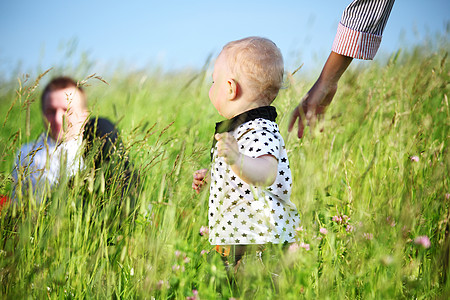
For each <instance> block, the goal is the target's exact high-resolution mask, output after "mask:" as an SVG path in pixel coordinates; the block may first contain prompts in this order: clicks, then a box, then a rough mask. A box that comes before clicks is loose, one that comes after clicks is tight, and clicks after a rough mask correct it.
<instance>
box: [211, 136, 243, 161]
mask: <svg viewBox="0 0 450 300" xmlns="http://www.w3.org/2000/svg"><path fill="white" fill-rule="evenodd" d="M214 137H215V139H216V140H217V155H218V156H220V157H223V159H224V160H225V162H226V163H227V164H229V165H234V164H235V163H236V162H237V161H238V159H239V157H240V156H241V153H240V152H239V147H238V144H237V141H236V139H235V138H234V137H233V136H232V135H231V134H230V133H228V132H225V133H216V135H215V136H214Z"/></svg>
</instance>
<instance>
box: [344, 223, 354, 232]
mask: <svg viewBox="0 0 450 300" xmlns="http://www.w3.org/2000/svg"><path fill="white" fill-rule="evenodd" d="M354 230H355V228H354V227H353V226H352V225H350V224H348V225H347V227H345V231H347V232H353V231H354Z"/></svg>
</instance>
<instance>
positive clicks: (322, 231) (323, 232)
mask: <svg viewBox="0 0 450 300" xmlns="http://www.w3.org/2000/svg"><path fill="white" fill-rule="evenodd" d="M319 232H320V233H321V234H323V235H326V234H327V233H328V230H327V229H326V228H324V227H322V228H320V230H319Z"/></svg>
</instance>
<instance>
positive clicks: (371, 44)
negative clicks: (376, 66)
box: [331, 23, 381, 59]
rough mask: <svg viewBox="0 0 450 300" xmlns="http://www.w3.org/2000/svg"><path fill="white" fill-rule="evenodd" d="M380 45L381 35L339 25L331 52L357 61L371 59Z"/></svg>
mask: <svg viewBox="0 0 450 300" xmlns="http://www.w3.org/2000/svg"><path fill="white" fill-rule="evenodd" d="M380 43H381V35H376V34H370V33H365V32H360V31H356V30H353V29H350V28H348V27H345V26H344V25H342V24H341V23H339V26H338V30H337V34H336V37H335V38H334V42H333V47H332V48H331V51H333V52H336V53H337V54H341V55H345V56H350V57H353V58H358V59H373V58H374V57H375V54H376V53H377V51H378V48H379V47H380Z"/></svg>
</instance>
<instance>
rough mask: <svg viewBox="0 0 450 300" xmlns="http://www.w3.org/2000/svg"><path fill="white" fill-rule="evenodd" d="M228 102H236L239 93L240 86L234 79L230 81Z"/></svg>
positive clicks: (228, 81)
mask: <svg viewBox="0 0 450 300" xmlns="http://www.w3.org/2000/svg"><path fill="white" fill-rule="evenodd" d="M227 84H228V89H229V90H228V100H234V99H236V98H237V95H238V93H239V92H240V91H239V88H240V87H239V84H238V83H237V82H236V80H234V79H228V80H227Z"/></svg>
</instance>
